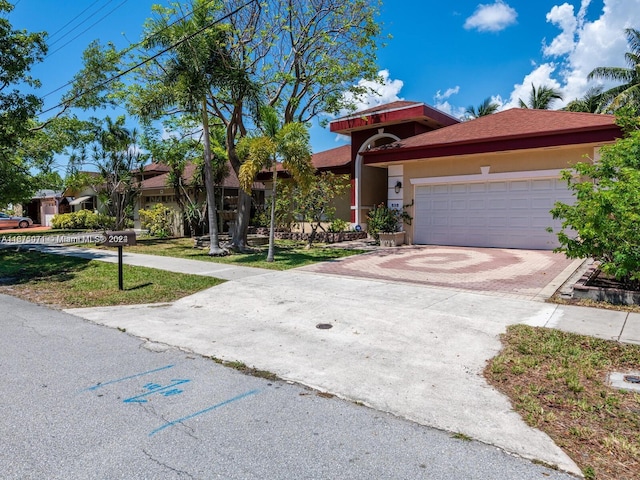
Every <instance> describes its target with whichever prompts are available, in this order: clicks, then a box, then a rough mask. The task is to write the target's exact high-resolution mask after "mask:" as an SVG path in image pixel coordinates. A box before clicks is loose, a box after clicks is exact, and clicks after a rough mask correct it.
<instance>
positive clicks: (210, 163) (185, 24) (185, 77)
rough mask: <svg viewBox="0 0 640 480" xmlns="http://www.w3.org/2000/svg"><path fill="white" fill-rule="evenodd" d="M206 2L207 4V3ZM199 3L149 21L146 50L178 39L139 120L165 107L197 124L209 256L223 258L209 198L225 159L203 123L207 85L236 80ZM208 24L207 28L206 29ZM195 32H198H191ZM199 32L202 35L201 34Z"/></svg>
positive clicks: (220, 34) (220, 37)
mask: <svg viewBox="0 0 640 480" xmlns="http://www.w3.org/2000/svg"><path fill="white" fill-rule="evenodd" d="M207 3H210V2H207ZM205 6H206V4H205V3H203V1H202V0H196V1H194V3H193V15H192V16H191V18H190V19H188V20H181V21H178V22H175V23H172V24H170V25H168V24H167V20H166V19H160V20H155V21H152V22H151V23H152V25H151V27H150V30H151V31H153V32H155V33H154V34H153V35H150V36H149V37H148V38H147V40H146V43H145V46H147V47H148V48H160V49H166V48H168V47H170V46H171V45H173V44H175V43H176V40H182V43H180V44H179V45H177V46H176V47H175V48H173V49H172V50H171V54H169V55H168V58H167V59H166V60H165V61H164V63H163V64H162V65H161V68H160V69H159V72H160V73H159V74H158V76H157V77H156V79H155V80H154V82H155V83H153V85H152V86H151V88H150V91H151V92H152V93H151V94H149V95H148V97H146V98H145V102H144V103H143V104H142V105H141V106H140V107H139V109H140V113H141V116H143V117H146V118H154V116H160V115H162V114H164V112H165V111H166V109H167V108H169V107H172V106H177V107H178V108H179V109H180V110H181V111H182V112H185V113H187V114H188V115H190V116H192V117H193V118H194V119H195V118H197V119H198V120H199V123H200V125H201V126H202V142H203V146H204V149H203V156H204V177H205V178H204V180H205V190H206V198H207V218H208V224H209V239H210V246H209V255H224V254H225V253H226V251H225V250H224V249H222V248H220V244H219V240H218V219H217V217H218V215H217V209H216V198H215V176H214V170H215V169H214V165H215V164H216V163H224V162H225V161H226V153H225V152H224V149H222V148H217V147H219V146H218V145H216V142H215V138H213V140H214V143H213V145H212V134H211V131H210V122H209V105H208V97H209V94H210V92H211V88H212V87H213V86H220V85H225V86H227V85H228V84H230V83H233V82H235V81H236V79H235V77H234V75H235V72H234V71H233V67H232V64H231V63H230V60H229V58H228V55H227V52H226V50H225V47H224V45H225V42H226V37H225V33H224V31H223V30H222V29H220V28H215V27H213V26H211V23H212V14H213V12H212V10H211V9H207V8H204V7H205ZM207 26H208V28H206V27H207ZM198 32H201V34H197V33H198ZM202 32H204V33H202Z"/></svg>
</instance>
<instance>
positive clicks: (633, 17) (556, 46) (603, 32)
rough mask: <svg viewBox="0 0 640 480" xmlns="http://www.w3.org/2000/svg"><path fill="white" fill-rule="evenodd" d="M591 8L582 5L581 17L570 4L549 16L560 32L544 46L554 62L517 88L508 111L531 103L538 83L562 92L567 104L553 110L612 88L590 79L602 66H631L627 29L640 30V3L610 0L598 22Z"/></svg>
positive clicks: (588, 1) (588, 2) (584, 2)
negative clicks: (591, 92)
mask: <svg viewBox="0 0 640 480" xmlns="http://www.w3.org/2000/svg"><path fill="white" fill-rule="evenodd" d="M590 5H591V0H582V1H581V2H580V9H579V11H578V13H577V14H576V13H574V12H575V10H574V7H573V6H572V5H570V4H569V3H566V2H565V3H563V4H562V5H556V6H554V7H553V8H552V9H551V10H550V11H549V12H548V13H547V21H548V22H550V23H552V24H554V25H556V26H558V28H559V29H560V33H559V34H558V35H557V36H556V37H555V38H553V39H552V41H551V43H549V44H548V45H547V44H546V42H544V41H543V49H542V53H543V55H544V56H546V57H551V58H553V63H551V62H549V63H545V64H542V65H540V66H535V68H534V69H533V71H531V72H530V73H529V74H527V75H526V76H525V77H524V79H523V80H522V82H521V83H518V84H516V85H514V89H513V91H512V92H511V94H510V97H509V102H507V103H506V104H505V105H504V107H503V108H511V107H514V106H517V101H518V98H522V99H523V100H525V101H526V99H527V98H528V96H529V93H530V91H531V83H532V82H533V84H534V85H536V87H538V86H542V85H547V86H550V87H553V88H557V89H559V90H560V91H561V92H562V95H563V100H562V101H558V102H556V103H555V104H554V105H553V108H562V107H563V106H564V105H566V104H567V103H569V102H570V101H572V100H574V99H576V98H581V97H582V96H584V94H585V93H586V92H587V90H588V89H589V87H591V86H594V85H596V84H603V85H604V86H605V88H607V87H609V86H612V83H611V82H605V81H603V80H593V81H588V80H587V76H588V75H589V73H590V72H591V71H592V70H593V69H594V68H596V67H614V66H620V67H627V65H626V64H625V59H624V54H625V53H626V52H627V51H628V50H629V46H628V45H627V41H626V37H625V35H624V29H625V28H638V25H640V0H604V6H603V9H602V12H601V13H600V16H599V17H598V18H597V19H595V20H593V21H588V20H587V19H586V14H587V10H588V8H589V7H590Z"/></svg>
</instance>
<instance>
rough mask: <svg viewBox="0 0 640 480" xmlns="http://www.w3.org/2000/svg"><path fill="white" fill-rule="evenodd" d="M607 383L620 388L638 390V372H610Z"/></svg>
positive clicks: (639, 377) (639, 375) (639, 380)
mask: <svg viewBox="0 0 640 480" xmlns="http://www.w3.org/2000/svg"><path fill="white" fill-rule="evenodd" d="M609 384H610V385H611V386H612V387H615V388H619V389H621V390H633V391H636V392H640V372H632V373H628V372H627V373H621V372H612V373H610V374H609Z"/></svg>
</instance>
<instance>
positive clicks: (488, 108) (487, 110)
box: [465, 97, 500, 118]
mask: <svg viewBox="0 0 640 480" xmlns="http://www.w3.org/2000/svg"><path fill="white" fill-rule="evenodd" d="M498 108H500V105H498V104H497V103H495V102H492V101H491V98H489V97H487V98H485V99H484V102H482V103H481V104H480V105H479V106H478V110H476V109H475V107H474V106H473V105H471V106H469V107H467V110H466V111H465V113H466V114H467V117H469V118H479V117H484V116H485V115H491V114H492V113H496V112H497V111H498Z"/></svg>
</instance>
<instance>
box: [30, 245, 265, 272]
mask: <svg viewBox="0 0 640 480" xmlns="http://www.w3.org/2000/svg"><path fill="white" fill-rule="evenodd" d="M33 248H37V250H38V251H40V252H44V253H55V254H59V255H69V256H72V257H79V258H86V259H90V260H100V261H102V262H109V263H118V250H117V249H110V250H102V249H97V248H77V247H67V246H64V247H63V246H51V245H35V246H33ZM123 252H124V253H123V255H122V262H123V263H124V264H126V265H135V266H137V267H149V268H157V269H159V270H167V271H169V272H176V273H190V274H194V275H203V276H206V277H216V278H221V279H223V280H238V279H240V278H245V277H253V276H255V275H262V274H265V273H269V272H271V271H272V270H266V269H263V268H252V267H241V266H237V265H227V264H224V263H215V262H207V261H203V260H189V259H186V258H174V257H162V256H159V255H146V254H143V253H128V252H127V249H126V247H125V248H124V249H123Z"/></svg>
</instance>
